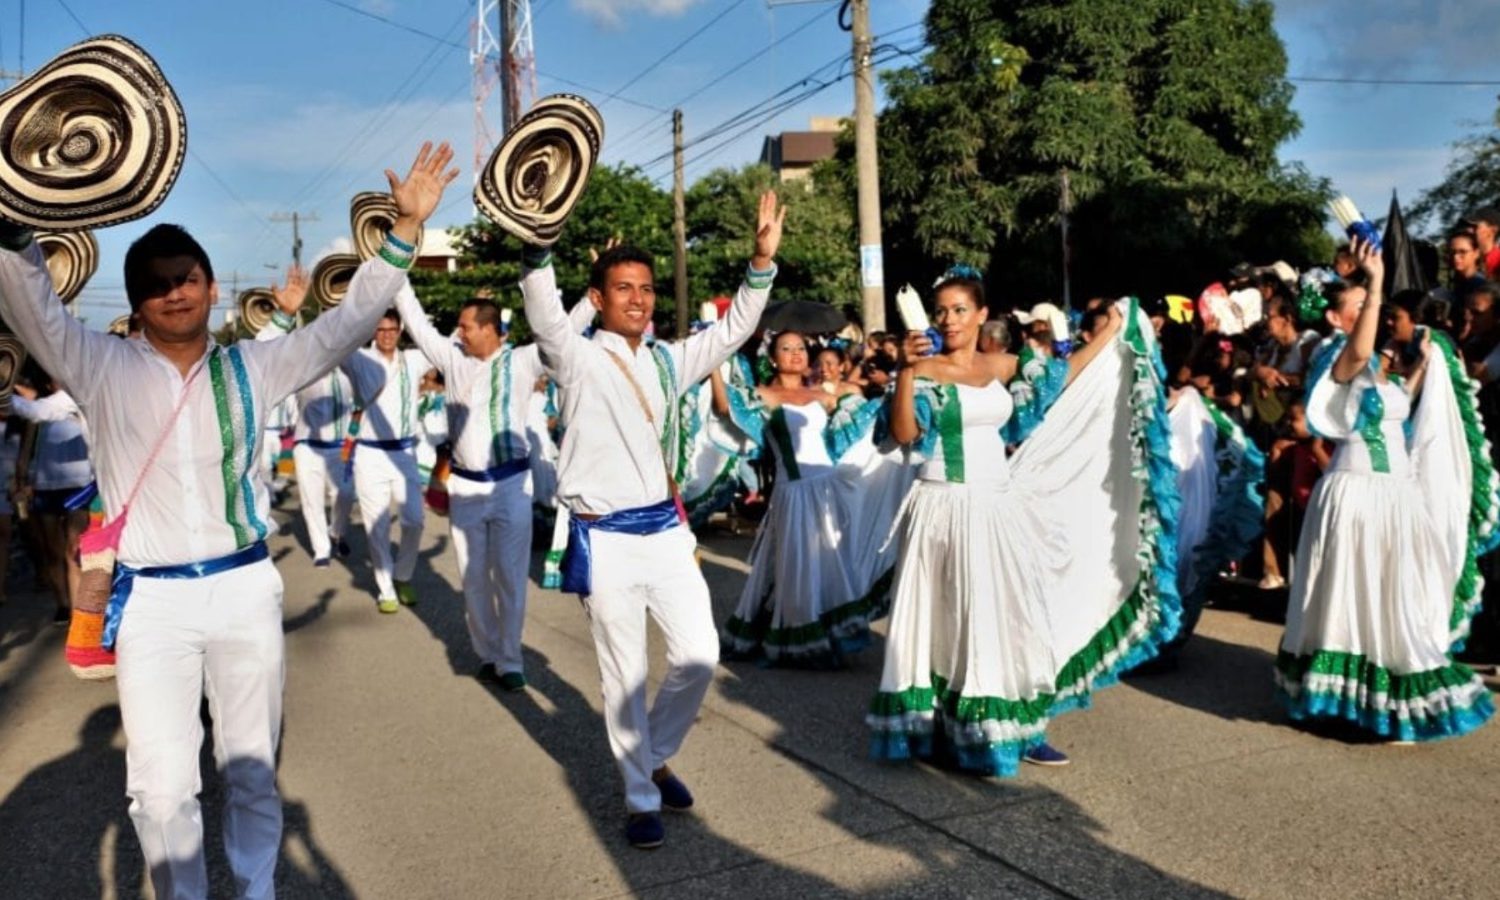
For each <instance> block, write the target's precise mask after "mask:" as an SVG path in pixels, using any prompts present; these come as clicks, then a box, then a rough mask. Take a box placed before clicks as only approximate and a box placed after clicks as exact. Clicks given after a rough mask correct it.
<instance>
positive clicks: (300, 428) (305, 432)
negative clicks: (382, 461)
mask: <svg viewBox="0 0 1500 900" xmlns="http://www.w3.org/2000/svg"><path fill="white" fill-rule="evenodd" d="M293 396H295V397H296V398H297V413H298V414H297V425H296V427H295V428H294V429H293V430H292V436H293V437H294V438H295V439H296V440H298V441H318V442H321V443H325V444H326V443H334V442H337V441H342V440H343V439H344V435H345V434H347V433H348V431H349V416H350V415H351V414H352V413H353V412H354V385H353V383H352V382H350V381H349V376H348V375H345V374H344V371H343V370H342V369H334V370H333V371H332V372H329V373H328V374H327V375H324V376H323V377H322V378H318V379H316V380H314V381H312V382H310V383H308V385H307V386H306V387H304V388H302V390H300V391H298V392H297V393H296V394H294V395H293Z"/></svg>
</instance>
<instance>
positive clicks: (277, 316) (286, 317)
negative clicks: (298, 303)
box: [271, 309, 297, 331]
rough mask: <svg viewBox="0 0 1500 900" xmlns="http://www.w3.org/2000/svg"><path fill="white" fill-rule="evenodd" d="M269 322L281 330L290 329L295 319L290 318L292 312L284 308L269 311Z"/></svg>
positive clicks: (294, 323)
mask: <svg viewBox="0 0 1500 900" xmlns="http://www.w3.org/2000/svg"><path fill="white" fill-rule="evenodd" d="M271 324H272V325H275V326H276V327H277V328H280V329H281V330H282V331H291V330H292V328H294V327H295V326H296V324H297V320H296V319H294V318H292V314H291V313H289V312H287V311H286V310H284V309H278V310H276V311H275V312H273V313H271Z"/></svg>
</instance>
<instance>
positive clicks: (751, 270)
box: [745, 262, 779, 290]
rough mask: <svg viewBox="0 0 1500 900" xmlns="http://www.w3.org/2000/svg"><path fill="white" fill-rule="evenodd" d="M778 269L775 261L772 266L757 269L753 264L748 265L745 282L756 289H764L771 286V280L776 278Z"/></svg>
mask: <svg viewBox="0 0 1500 900" xmlns="http://www.w3.org/2000/svg"><path fill="white" fill-rule="evenodd" d="M778 271H779V269H778V268H777V266H776V264H775V263H774V262H773V263H771V268H769V269H757V268H755V266H753V265H749V266H746V267H745V283H746V284H748V285H750V287H752V288H754V289H756V290H763V289H765V288H768V287H770V286H771V282H773V281H775V280H776V273H777V272H778Z"/></svg>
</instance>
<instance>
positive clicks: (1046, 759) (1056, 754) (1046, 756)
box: [1021, 741, 1072, 766]
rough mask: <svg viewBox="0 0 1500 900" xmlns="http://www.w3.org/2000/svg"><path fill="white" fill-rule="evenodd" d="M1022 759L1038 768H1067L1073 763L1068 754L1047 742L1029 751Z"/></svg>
mask: <svg viewBox="0 0 1500 900" xmlns="http://www.w3.org/2000/svg"><path fill="white" fill-rule="evenodd" d="M1021 758H1022V759H1024V760H1026V761H1027V762H1029V763H1031V764H1032V765H1036V766H1065V765H1067V764H1068V763H1069V762H1071V761H1072V760H1070V759H1068V754H1066V753H1064V752H1062V751H1061V750H1059V749H1057V748H1056V747H1054V746H1052V745H1051V744H1049V743H1047V742H1046V741H1043V742H1042V743H1040V744H1037V745H1036V746H1035V747H1032V748H1031V749H1029V750H1027V751H1026V753H1025V754H1024V755H1023V756H1022V757H1021Z"/></svg>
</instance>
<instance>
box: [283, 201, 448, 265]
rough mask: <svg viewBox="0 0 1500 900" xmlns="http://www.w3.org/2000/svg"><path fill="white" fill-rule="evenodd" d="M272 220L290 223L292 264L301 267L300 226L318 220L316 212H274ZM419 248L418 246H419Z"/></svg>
mask: <svg viewBox="0 0 1500 900" xmlns="http://www.w3.org/2000/svg"><path fill="white" fill-rule="evenodd" d="M271 221H272V222H291V223H292V264H293V265H295V266H296V267H297V268H299V269H300V268H302V228H301V225H302V223H303V222H316V221H318V214H317V213H306V214H304V213H296V212H292V213H275V214H273V215H272V216H271ZM419 249H420V248H419Z"/></svg>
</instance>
